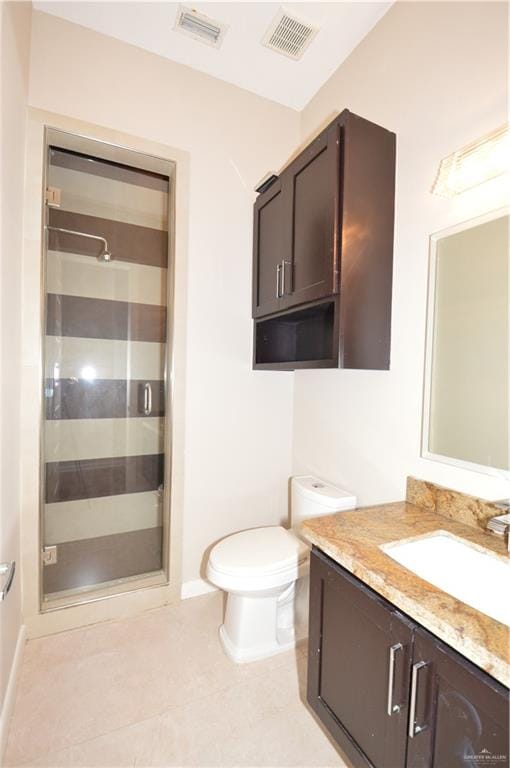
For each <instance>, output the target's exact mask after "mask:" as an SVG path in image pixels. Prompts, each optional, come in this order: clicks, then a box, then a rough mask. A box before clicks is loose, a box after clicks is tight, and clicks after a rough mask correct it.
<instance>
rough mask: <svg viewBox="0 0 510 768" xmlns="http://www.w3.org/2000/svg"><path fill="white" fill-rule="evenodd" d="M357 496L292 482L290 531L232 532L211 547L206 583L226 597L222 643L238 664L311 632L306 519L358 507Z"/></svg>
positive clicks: (305, 480) (307, 479)
mask: <svg viewBox="0 0 510 768" xmlns="http://www.w3.org/2000/svg"><path fill="white" fill-rule="evenodd" d="M355 506H356V497H355V496H352V495H351V494H350V493H348V492H347V491H344V490H342V489H341V488H337V487H335V486H333V485H329V484H328V483H324V482H323V481H322V480H319V479H317V478H316V477H312V476H310V475H306V476H304V477H293V478H292V480H291V526H292V527H291V529H290V530H289V529H287V528H283V527H282V526H279V525H271V526H267V527H264V528H251V529H249V530H247V531H240V532H239V533H234V534H231V535H230V536H227V537H226V538H225V539H222V540H221V541H219V542H218V543H217V544H215V546H214V547H213V548H212V549H211V552H210V554H209V560H208V564H207V579H208V580H209V581H210V582H211V583H212V584H214V585H215V586H216V587H219V588H220V589H222V590H224V591H225V592H226V593H227V602H226V608H225V618H224V622H223V624H222V625H221V627H220V640H221V643H222V645H223V648H224V650H225V652H226V654H227V656H228V657H229V658H230V659H232V661H235V662H238V663H240V662H247V661H256V660H257V659H263V658H266V657H268V656H273V655H275V654H277V653H281V652H282V651H285V650H288V649H289V648H292V647H293V646H294V645H295V644H296V642H297V641H298V640H300V639H302V638H303V637H306V634H307V631H308V626H307V625H308V568H309V545H308V544H306V543H305V542H304V541H303V539H302V538H301V537H300V535H299V533H298V529H299V525H300V523H301V522H302V521H303V520H306V519H307V518H311V517H319V516H320V515H327V514H331V513H333V512H340V511H343V510H348V509H354V507H355Z"/></svg>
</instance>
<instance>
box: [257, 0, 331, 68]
mask: <svg viewBox="0 0 510 768" xmlns="http://www.w3.org/2000/svg"><path fill="white" fill-rule="evenodd" d="M317 32H318V29H317V27H314V26H313V25H312V24H310V23H309V22H307V21H304V19H298V18H297V17H296V16H291V15H290V14H288V13H286V12H285V11H284V10H283V8H281V9H280V10H279V12H278V14H277V16H276V18H275V19H274V20H273V23H272V24H271V26H270V27H269V29H268V30H267V32H266V34H265V35H264V39H263V40H262V44H263V45H265V46H266V47H267V48H271V49H272V50H273V51H277V52H278V53H281V54H283V55H284V56H289V57H290V58H291V59H296V60H297V59H300V58H301V57H302V55H303V53H304V52H305V50H306V49H307V48H308V46H309V45H310V43H311V42H312V40H313V38H314V37H315V35H316V34H317Z"/></svg>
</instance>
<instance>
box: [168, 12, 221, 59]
mask: <svg viewBox="0 0 510 768" xmlns="http://www.w3.org/2000/svg"><path fill="white" fill-rule="evenodd" d="M175 29H176V30H177V31H178V32H182V33H183V34H185V35H188V36H189V37H193V38H194V39H195V40H200V42H202V43H206V45H212V46H213V47H214V48H219V47H220V45H221V43H222V42H223V38H224V36H225V32H226V31H227V25H226V24H221V22H218V21H215V20H214V19H211V18H209V16H204V14H203V13H198V12H197V11H195V10H193V8H186V7H185V6H183V5H181V6H179V10H178V12H177V17H176V21H175Z"/></svg>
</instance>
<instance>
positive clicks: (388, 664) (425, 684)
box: [308, 549, 509, 768]
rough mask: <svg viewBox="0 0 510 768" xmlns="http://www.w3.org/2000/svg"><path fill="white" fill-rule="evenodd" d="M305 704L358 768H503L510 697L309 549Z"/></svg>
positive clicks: (366, 589) (507, 733)
mask: <svg viewBox="0 0 510 768" xmlns="http://www.w3.org/2000/svg"><path fill="white" fill-rule="evenodd" d="M310 579H311V580H310V634H309V666H308V702H309V704H310V705H311V707H312V709H313V710H314V711H315V713H316V714H317V715H318V717H319V719H320V720H321V721H322V723H323V724H324V725H325V726H326V728H327V730H328V731H329V733H330V734H331V736H332V737H333V739H334V740H335V741H336V742H337V743H338V744H339V746H340V747H341V748H342V749H343V751H344V752H345V753H346V754H347V756H348V757H349V759H350V760H351V762H352V763H353V765H354V766H356V767H358V766H359V767H360V768H361V767H363V768H474V766H479V765H486V766H491V768H495V767H496V766H501V768H503V766H506V768H508V765H509V762H508V751H509V741H508V737H509V729H508V722H509V692H508V689H507V688H505V687H504V686H503V685H501V684H500V683H498V682H497V681H496V680H494V679H493V678H492V677H490V676H489V675H487V674H486V673H485V672H483V671H482V670H481V669H479V668H478V667H477V666H475V665H474V664H472V663H471V662H469V661H468V660H467V659H465V658H464V657H463V656H461V655H460V654H458V653H457V652H456V651H454V650H453V649H452V648H450V647H449V646H447V645H445V644H444V643H442V642H441V641H440V640H438V639H437V638H436V637H434V635H432V634H430V632H428V631H427V630H425V629H423V628H422V627H419V626H418V625H417V624H416V623H415V622H413V621H412V620H411V619H409V618H408V617H406V616H404V615H403V614H401V613H400V612H399V611H398V610H397V609H396V608H395V606H393V605H391V604H390V603H388V602H387V601H386V600H384V599H383V598H381V597H380V596H379V595H377V594H376V593H375V592H373V591H372V590H371V589H369V588H368V587H367V586H366V585H364V584H363V583H362V582H360V581H359V580H358V579H356V578H355V577H354V576H352V575H351V574H350V573H348V572H347V571H345V570H344V569H343V568H341V567H340V566H339V565H337V564H336V563H335V562H333V561H332V560H330V559H329V558H328V557H326V556H325V555H324V554H323V553H322V552H320V551H318V550H316V549H314V551H313V553H312V561H311V576H310Z"/></svg>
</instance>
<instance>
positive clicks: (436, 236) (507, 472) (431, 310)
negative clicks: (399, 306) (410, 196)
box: [421, 206, 510, 480]
mask: <svg viewBox="0 0 510 768" xmlns="http://www.w3.org/2000/svg"><path fill="white" fill-rule="evenodd" d="M502 216H510V206H504V207H502V208H498V209H496V210H494V211H489V212H488V213H484V214H482V215H481V216H477V217H476V218H474V219H469V220H467V221H463V222H461V223H460V224H454V225H453V226H451V227H447V228H446V229H442V230H440V231H438V232H434V233H433V234H432V235H431V236H430V241H429V271H428V283H427V318H426V331H425V365H424V370H423V400H422V430H421V458H423V459H428V460H429V461H437V462H440V463H442V464H449V465H450V466H454V467H458V468H460V469H466V470H470V471H471V472H480V473H482V474H484V475H492V476H493V477H500V478H504V479H507V480H510V469H499V468H497V467H488V466H486V465H485V464H477V463H475V462H471V461H466V460H465V459H455V458H453V457H451V456H443V455H442V454H440V453H433V452H432V451H430V450H429V429H430V406H431V394H432V354H433V346H434V319H435V302H436V264H437V244H438V241H439V240H442V239H443V238H444V237H448V236H449V235H455V234H457V233H458V232H463V231H465V230H467V229H472V228H473V227H477V226H479V225H480V224H485V223H486V222H488V221H493V220H494V219H499V218H501V217H502ZM509 312H510V309H509ZM509 322H510V314H509ZM509 439H510V435H509Z"/></svg>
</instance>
